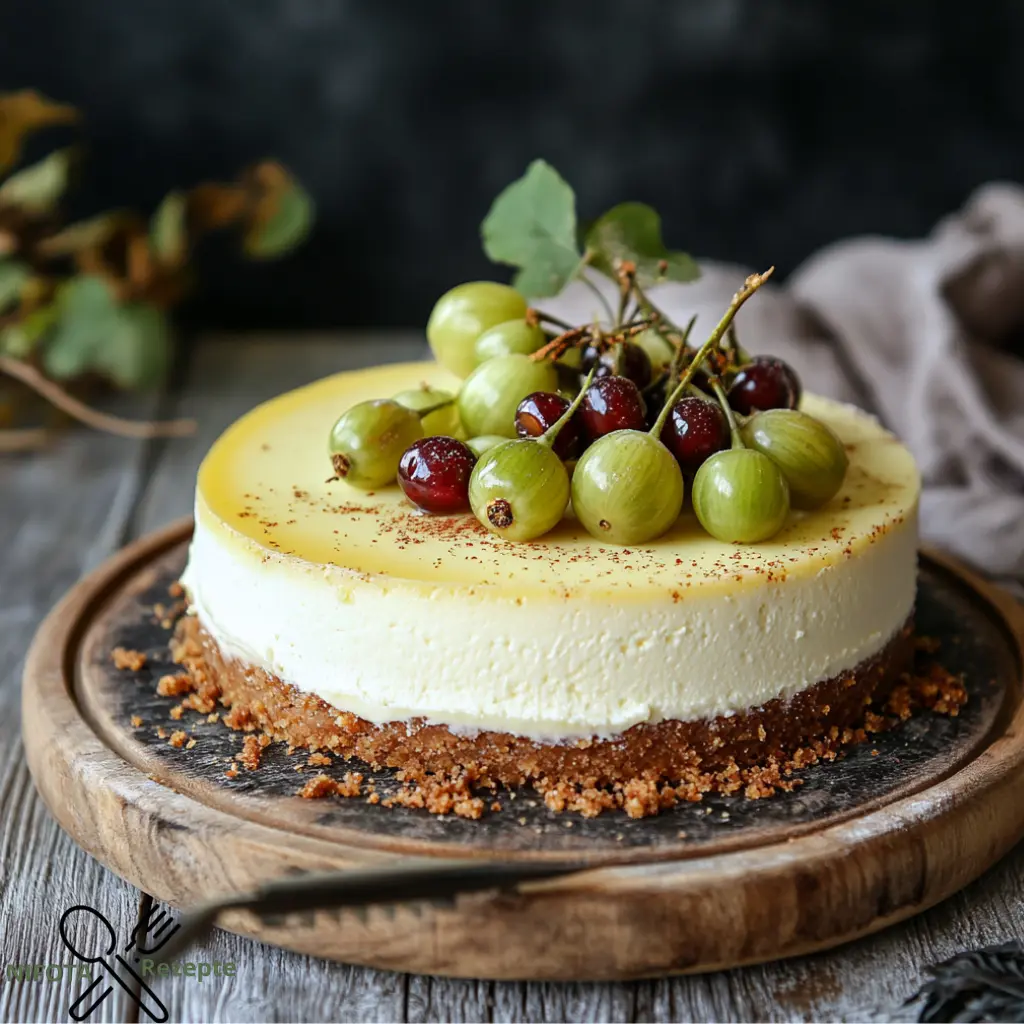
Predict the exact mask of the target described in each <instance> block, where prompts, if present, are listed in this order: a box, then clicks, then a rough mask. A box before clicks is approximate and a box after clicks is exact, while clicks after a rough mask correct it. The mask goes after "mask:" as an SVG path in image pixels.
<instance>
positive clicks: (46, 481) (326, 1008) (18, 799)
mask: <svg viewBox="0 0 1024 1024" xmlns="http://www.w3.org/2000/svg"><path fill="white" fill-rule="evenodd" d="M193 353H194V354H193V355H192V357H191V359H190V360H189V363H188V365H187V366H185V367H184V368H183V370H182V372H181V373H180V374H179V375H178V377H177V378H176V381H175V383H174V384H173V385H172V386H170V387H168V389H167V390H166V391H165V392H164V393H163V394H162V395H158V396H154V397H153V398H152V399H150V400H147V402H146V403H145V404H144V407H143V408H141V409H140V408H137V409H136V410H135V411H136V412H144V413H146V414H150V415H160V416H171V415H174V416H178V415H191V416H195V417H196V418H197V419H198V420H199V431H198V433H197V434H196V435H195V436H194V437H192V438H188V439H186V440H179V441H158V442H131V441H125V440H120V439H117V438H110V437H105V436H102V435H98V434H94V433H91V432H88V431H86V430H80V431H75V432H72V433H70V434H68V435H67V436H66V437H64V438H62V439H61V440H60V441H59V442H58V443H57V444H56V446H55V447H54V448H53V449H52V450H51V451H49V452H47V453H46V454H43V455H36V456H33V457H31V458H21V457H14V456H7V457H3V456H0V830H2V837H0V971H4V972H5V975H4V976H3V977H0V1021H8V1020H10V1021H21V1020H25V1021H32V1020H66V1019H68V1008H69V1006H70V1005H71V1003H72V1002H73V1001H74V999H75V998H76V997H77V995H78V994H79V992H80V991H81V990H82V988H83V987H84V985H85V984H87V983H86V982H84V981H78V980H72V979H69V978H66V977H65V978H62V980H59V981H53V982H51V981H47V980H43V979H40V980H37V981H18V980H10V979H8V978H7V977H6V967H7V965H17V964H60V963H63V962H66V961H67V960H68V959H69V958H68V955H67V953H66V952H65V951H64V949H63V946H62V944H61V941H60V937H59V934H58V929H57V922H58V919H59V917H60V914H61V913H62V912H63V911H64V910H65V909H66V908H68V907H70V906H72V905H74V904H79V903H81V904H88V905H89V906H92V907H94V908H96V909H97V910H98V911H100V912H101V913H103V914H104V915H105V916H106V917H107V918H108V919H109V920H110V922H111V923H112V924H113V925H114V927H115V930H116V931H117V932H118V933H119V934H127V933H128V932H130V931H131V929H132V927H133V926H134V923H135V920H136V918H137V915H138V913H139V908H140V905H141V904H142V903H143V901H144V900H147V901H148V897H146V896H145V894H144V893H142V892H139V891H138V890H136V889H135V888H134V887H132V886H129V885H127V884H126V883H124V882H122V881H121V880H120V879H118V878H117V877H115V876H114V875H112V874H111V873H109V872H108V871H107V870H105V869H104V868H102V867H101V866H100V865H99V864H98V863H96V862H95V861H93V860H92V859H91V858H90V857H89V856H87V855H86V854H85V853H83V852H82V851H81V850H79V849H78V847H76V846H75V845H74V843H73V842H72V841H71V840H70V839H69V838H68V837H67V836H66V835H65V834H64V833H63V832H62V831H61V830H60V829H59V828H58V827H57V825H56V824H55V823H54V822H53V821H52V820H51V819H50V817H49V815H48V814H47V812H46V810H45V809H44V807H43V805H42V803H41V802H40V800H39V799H38V797H37V796H36V794H35V791H34V789H33V786H32V782H31V779H30V778H29V775H28V771H27V769H26V767H25V764H24V759H23V756H22V747H21V737H20V722H19V683H20V677H21V669H22V663H23V658H24V654H25V650H26V648H27V646H28V643H29V640H30V638H31V636H32V633H33V631H34V629H35V628H36V626H37V624H38V623H39V621H40V620H41V619H42V617H43V615H44V614H45V613H46V612H47V611H48V610H49V608H50V607H51V606H52V605H53V604H54V603H55V602H56V601H57V600H58V599H59V598H60V596H61V595H62V594H63V593H64V591H65V590H66V589H67V588H68V587H69V586H70V585H71V584H72V583H74V582H75V580H76V579H78V578H79V577H80V576H81V575H82V574H83V573H85V572H86V571H88V570H89V569H91V568H93V567H94V566H95V565H97V564H98V563H99V562H101V561H102V560H103V559H104V558H106V557H107V556H108V555H109V554H110V553H111V552H113V551H114V550H115V549H117V548H118V547H120V546H121V545H123V544H124V543H126V542H127V541H129V540H132V539H133V538H135V537H137V536H139V535H141V534H143V533H146V532H148V531H149V530H152V529H153V528H154V527H157V526H159V525H161V524H163V523H165V522H167V521H168V520H171V519H174V518H176V517H178V516H181V515H184V514H186V513H188V512H189V510H190V507H191V503H192V486H193V480H194V477H195V472H196V468H197V466H198V463H199V460H200V458H201V457H202V455H203V453H204V452H205V451H206V449H207V448H208V446H209V445H210V443H211V442H212V441H213V440H214V438H215V437H216V436H217V434H219V433H220V431H221V430H222V429H223V428H224V427H225V426H226V425H227V424H228V423H229V422H231V421H232V420H233V419H235V418H236V417H237V416H238V415H240V414H241V413H243V412H244V411H245V410H247V409H249V408H250V407H251V406H253V405H255V404H256V403H257V402H259V401H262V400H263V399H265V398H268V397H270V396H272V395H274V394H277V393H278V392H280V391H283V390H285V389H287V388H290V387H294V386H297V385H299V384H303V383H306V382H307V381H310V380H313V379H315V378H317V377H321V376H324V375H326V374H328V373H331V372H335V371H338V370H345V369H353V368H356V367H358V366H363V365H368V364H370V363H378V362H387V361H397V360H404V359H415V358H420V357H422V356H423V355H424V354H425V346H424V345H423V342H422V336H420V335H413V334H409V335H406V336H396V335H381V336H374V335H359V336H351V337H347V338H344V339H343V338H339V337H337V336H323V335H321V336H307V337H301V338H292V339H283V338H281V337H248V338H245V339H237V338H236V339H226V338H209V339H205V340H203V341H201V342H200V343H199V344H198V345H197V346H196V347H195V348H194V350H193ZM130 825H131V823H130V822H126V827H130ZM1022 892H1024V849H1020V848H1018V849H1017V850H1016V851H1014V853H1012V854H1011V855H1010V856H1009V857H1007V858H1006V859H1005V860H1004V861H1003V862H1002V863H1001V864H999V865H998V866H997V867H996V868H994V869H993V870H992V871H990V872H989V873H988V874H987V875H985V876H984V877H983V878H981V879H980V880H979V881H978V882H976V883H975V884H973V885H972V886H970V887H969V888H968V889H966V890H964V891H963V892H962V893H960V894H959V895H958V896H956V897H954V898H953V899H950V900H948V901H947V902H946V903H944V904H942V905H940V906H938V907H936V908H934V909H933V910H931V911H929V912H928V913H926V914H924V915H922V916H920V917H918V918H917V919H915V920H913V921H910V922H909V923H907V924H904V925H899V926H897V927H894V928H891V929H889V930H888V931H886V932H883V933H882V934H880V935H878V936H875V937H873V938H869V939H865V940H863V941H860V942H857V943H854V944H853V945H850V946H847V947H845V948H843V949H840V950H838V951H837V952H833V953H828V954H821V955H818V956H813V957H808V958H805V959H801V960H792V961H788V962H784V963H778V964H770V965H767V966H762V967H752V968H746V969H743V970H736V971H731V972H727V973H721V974H716V975H708V976H701V977H689V978H673V979H665V980H657V981H643V982H636V983H632V984H615V985H601V984H539V983H522V984H514V983H506V982H502V983H492V982H474V981H450V980H446V979H437V978H427V977H414V976H403V975H396V974H388V973H384V972H378V971H372V970H366V969H363V968H358V967H347V966H344V965H341V964H335V963H328V962H325V961H320V960H315V959H311V958H309V957H303V956H298V955H295V954H292V953H288V952H284V951H282V950H280V949H275V948H271V947H267V946H260V945H257V944H256V943H253V942H250V941H248V940H244V939H240V938H237V937H235V936H233V935H230V934H227V933H225V932H218V933H216V934H215V935H214V936H213V937H212V938H211V939H210V940H209V942H208V943H207V944H206V948H204V949H202V950H199V951H197V952H196V953H195V955H194V958H195V959H196V960H206V961H209V962H213V961H217V960H219V961H221V962H229V961H230V962H234V963H235V964H236V972H235V975H234V977H230V978H218V979H213V978H210V979H205V980H203V981H201V982H200V981H199V980H197V979H195V978H187V977H181V978H167V979H156V980H155V981H154V989H155V991H156V992H157V994H158V996H159V997H160V999H161V1000H162V1002H163V1003H164V1004H165V1005H166V1006H167V1007H168V1010H169V1019H170V1020H172V1021H177V1020H189V1021H215V1020H230V1021H249V1020H253V1021H270V1020H273V1021H292V1020H296V1021H321V1020H323V1021H327V1020H330V1021H349V1020H351V1021H378V1020H379V1021H456V1020H469V1021H491V1020H495V1021H499V1020H502V1021H503V1020H595V1021H597V1020H600V1021H605V1020H607V1021H619V1020H621V1021H642V1020H652V1021H670V1020H671V1021H675V1020H693V1021H705V1020H707V1021H734V1020H740V1021H744V1020H773V1021H774V1020H835V1019H853V1020H867V1019H872V1020H889V1019H893V1018H896V1017H900V1016H904V1019H906V1018H905V1013H906V1011H903V1012H902V1014H901V1011H900V1010H899V1006H900V1004H901V1003H902V1002H903V1000H904V999H905V998H906V997H907V996H908V995H910V994H911V993H913V992H914V991H915V990H916V989H917V988H918V986H919V985H920V984H921V982H922V981H923V980H924V972H923V968H924V966H925V965H927V964H930V963H934V962H936V961H938V960H942V959H944V958H945V957H948V956H950V955H952V954H953V953H956V952H958V951H960V950H962V949H967V948H974V947H977V946H981V945H988V944H991V943H996V942H1002V941H1006V940H1008V939H1011V938H1022V937H1024V907H1022V904H1021V894H1022ZM89 938H90V939H91V938H94V937H93V936H89ZM96 938H97V939H98V937H96ZM137 1015H138V1010H137V1008H136V1007H135V1005H134V1003H133V1002H132V1001H131V1000H130V999H128V997H127V996H125V995H123V994H122V993H121V992H120V991H118V990H116V989H115V991H114V993H113V994H112V995H111V996H110V997H109V998H107V999H106V1000H104V1002H103V1004H102V1005H101V1006H100V1007H99V1009H98V1010H97V1012H96V1013H95V1014H94V1015H92V1016H91V1017H90V1018H89V1019H90V1020H106V1021H110V1020H112V1021H121V1020H136V1019H138V1016H137ZM143 1019H148V1018H146V1017H145V1016H144V1015H143Z"/></svg>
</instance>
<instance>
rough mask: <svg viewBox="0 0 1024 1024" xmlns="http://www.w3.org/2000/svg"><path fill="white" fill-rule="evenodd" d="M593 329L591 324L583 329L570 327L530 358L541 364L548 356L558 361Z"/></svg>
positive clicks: (584, 325) (585, 325)
mask: <svg viewBox="0 0 1024 1024" xmlns="http://www.w3.org/2000/svg"><path fill="white" fill-rule="evenodd" d="M592 329H593V328H592V327H591V325H590V324H583V326H582V327H570V328H569V329H568V330H566V331H563V332H562V333H561V334H560V335H559V336H558V337H557V338H552V339H551V340H550V341H549V342H548V343H547V344H546V345H542V346H541V347H540V348H539V349H537V351H536V352H534V353H533V355H531V356H530V359H531V360H532V361H533V362H535V363H539V362H540V361H541V360H542V359H547V357H548V356H553V357H554V358H555V359H557V358H558V357H559V356H560V355H561V354H562V353H563V352H564V351H565V350H566V349H567V348H569V347H570V346H571V345H575V344H576V342H577V341H578V340H580V339H581V338H584V337H586V336H587V335H588V334H589V333H590V331H591V330H592Z"/></svg>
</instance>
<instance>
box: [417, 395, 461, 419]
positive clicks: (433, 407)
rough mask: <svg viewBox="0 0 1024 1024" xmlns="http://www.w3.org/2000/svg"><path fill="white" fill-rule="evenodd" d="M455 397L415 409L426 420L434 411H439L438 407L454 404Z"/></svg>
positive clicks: (445, 407)
mask: <svg viewBox="0 0 1024 1024" xmlns="http://www.w3.org/2000/svg"><path fill="white" fill-rule="evenodd" d="M454 404H455V399H454V398H446V399H445V400H444V401H443V402H438V403H437V404H436V405H428V406H427V407H426V408H425V409H415V410H413V411H414V412H415V413H416V415H417V416H419V418H420V419H421V420H425V419H426V418H427V417H428V416H429V415H430V414H431V413H432V412H437V410H438V409H447V408H448V406H449V405H454Z"/></svg>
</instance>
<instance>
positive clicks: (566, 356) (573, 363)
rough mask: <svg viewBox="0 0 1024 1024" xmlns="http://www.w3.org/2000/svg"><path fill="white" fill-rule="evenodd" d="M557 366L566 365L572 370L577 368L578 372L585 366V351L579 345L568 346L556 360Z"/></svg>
mask: <svg viewBox="0 0 1024 1024" xmlns="http://www.w3.org/2000/svg"><path fill="white" fill-rule="evenodd" d="M555 364H556V365H557V366H564V367H566V368H567V369H570V370H576V371H577V372H578V371H579V370H581V369H582V368H583V351H582V350H581V349H580V348H578V347H577V346H575V345H573V346H572V347H571V348H567V349H566V350H565V351H564V352H563V353H562V354H561V355H560V356H559V357H558V358H557V359H556V360H555Z"/></svg>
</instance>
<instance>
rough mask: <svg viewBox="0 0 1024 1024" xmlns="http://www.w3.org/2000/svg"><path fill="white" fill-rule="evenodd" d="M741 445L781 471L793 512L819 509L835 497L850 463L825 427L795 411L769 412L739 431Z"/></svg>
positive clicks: (758, 414)
mask: <svg viewBox="0 0 1024 1024" xmlns="http://www.w3.org/2000/svg"><path fill="white" fill-rule="evenodd" d="M740 434H741V435H742V437H743V442H744V444H746V445H747V447H748V448H753V449H755V450H757V451H759V452H761V453H762V454H764V455H767V456H768V458H769V459H771V460H772V462H774V463H775V465H776V466H778V467H779V469H780V470H781V471H782V475H783V476H784V477H785V478H786V483H787V484H789V497H790V501H791V502H792V504H793V507H794V508H799V509H813V508H819V507H820V506H822V505H824V504H825V503H826V502H828V501H831V500H832V498H834V497H835V496H836V494H837V493H838V491H839V488H840V487H842V486H843V480H844V479H845V478H846V469H847V466H848V465H849V459H848V458H847V456H846V449H845V448H844V447H843V442H842V441H840V440H839V438H838V437H836V435H835V432H834V431H832V430H831V429H830V428H829V427H828V426H827V425H826V424H824V423H822V422H821V421H820V420H816V419H815V418H814V417H813V416H809V415H808V414H807V413H805V412H798V411H797V410H795V409H769V410H768V411H766V412H759V413H756V414H755V415H753V416H751V417H750V419H749V420H747V422H746V423H744V424H743V426H742V427H741V428H740Z"/></svg>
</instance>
